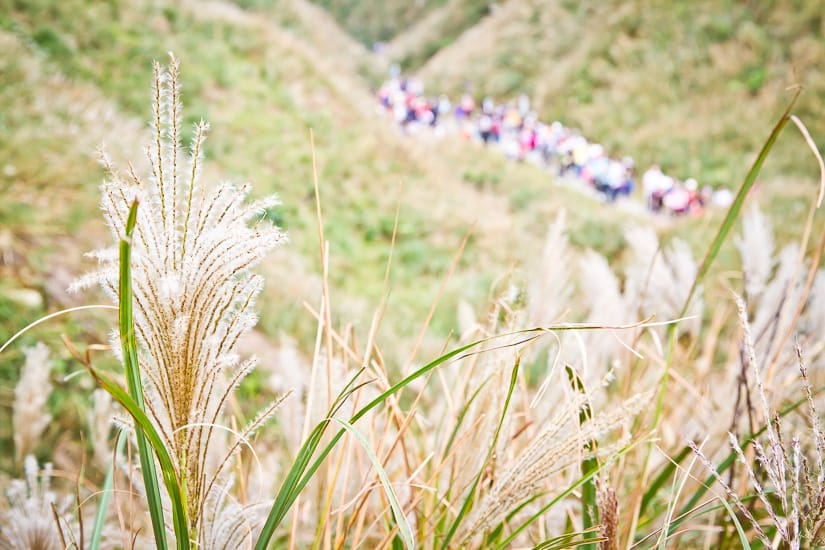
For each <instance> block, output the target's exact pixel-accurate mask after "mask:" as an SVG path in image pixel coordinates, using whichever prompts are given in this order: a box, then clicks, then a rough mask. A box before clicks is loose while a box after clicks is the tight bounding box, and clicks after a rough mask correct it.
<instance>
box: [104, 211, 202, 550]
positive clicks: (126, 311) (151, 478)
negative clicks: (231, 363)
mask: <svg viewBox="0 0 825 550" xmlns="http://www.w3.org/2000/svg"><path fill="white" fill-rule="evenodd" d="M137 210H138V201H137V199H136V200H134V201H132V205H131V207H130V208H129V215H128V217H127V219H126V227H125V230H124V234H123V238H121V240H120V278H119V285H118V286H119V301H118V321H119V322H118V326H119V328H120V344H121V346H122V353H123V370H124V371H125V372H126V382H127V384H128V387H129V395H130V396H131V397H132V399H133V400H134V401H135V403H136V404H137V406H138V408H139V409H140V410H141V411H142V412H144V413H145V412H146V405H145V402H144V399H143V382H142V381H141V373H140V367H139V365H138V352H137V339H136V338H135V322H134V319H133V317H132V235H133V234H134V231H135V223H137ZM135 438H136V439H137V446H138V456H139V458H140V470H141V473H142V475H143V486H144V488H145V491H146V504H147V506H148V508H149V516H150V517H151V518H152V532H153V534H154V536H155V544H156V545H157V547H158V548H159V549H161V550H164V549H165V548H166V528H165V526H164V521H163V501H162V500H161V498H160V487H158V477H157V472H156V471H155V459H154V457H153V456H152V449H151V448H150V446H149V444H148V442H147V440H146V435H145V434H144V432H143V430H142V429H138V430H137V431H136V432H135ZM155 451H156V452H159V450H158V449H155ZM164 474H165V475H167V474H172V475H173V476H174V477H175V478H176V477H177V476H176V475H174V471H172V472H164ZM175 485H176V486H177V487H179V484H178V482H177V479H175ZM175 512H176V514H181V517H177V515H176V519H177V521H175V535H176V536H177V539H178V548H186V547H188V545H189V534H188V527H187V524H188V521H187V520H186V512H185V510H181V509H175Z"/></svg>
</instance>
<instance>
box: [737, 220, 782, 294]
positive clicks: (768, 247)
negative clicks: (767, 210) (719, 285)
mask: <svg viewBox="0 0 825 550" xmlns="http://www.w3.org/2000/svg"><path fill="white" fill-rule="evenodd" d="M736 248H737V249H738V250H739V257H740V258H741V259H742V274H743V276H744V278H745V296H747V298H748V300H751V299H753V298H755V297H757V296H759V295H760V294H762V291H763V290H764V289H765V285H767V283H768V280H769V279H770V277H771V272H772V271H773V266H774V258H773V253H774V242H773V230H772V229H771V224H770V220H769V219H768V218H767V216H765V215H764V214H763V213H762V211H761V210H760V209H759V207H758V206H753V207H752V208H751V209H750V210H748V211H747V212H746V213H745V215H744V216H742V236H741V237H739V238H738V239H736Z"/></svg>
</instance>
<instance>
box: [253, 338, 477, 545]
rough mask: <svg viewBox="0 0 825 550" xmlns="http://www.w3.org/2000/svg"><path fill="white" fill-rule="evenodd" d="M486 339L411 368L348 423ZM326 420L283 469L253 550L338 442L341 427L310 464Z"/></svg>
mask: <svg viewBox="0 0 825 550" xmlns="http://www.w3.org/2000/svg"><path fill="white" fill-rule="evenodd" d="M487 340H488V339H486V338H485V339H484V340H479V341H476V342H472V343H470V344H467V345H465V346H461V347H459V348H457V349H455V350H453V351H451V352H449V353H446V354H444V355H442V356H440V357H438V358H437V359H435V360H433V361H431V362H430V363H427V364H426V365H424V366H423V367H421V368H420V369H418V370H417V371H415V372H413V373H412V374H410V375H409V376H407V377H406V378H404V379H403V380H401V381H400V382H397V383H396V384H394V385H393V386H391V387H390V388H388V389H387V390H385V391H384V392H383V393H381V394H380V395H379V396H378V397H376V398H375V399H373V400H372V401H370V402H369V403H367V404H366V405H364V407H362V408H361V409H360V410H359V411H358V412H357V413H356V414H355V415H353V416H352V417H351V418H350V419H349V423H350V424H355V422H357V421H358V420H359V419H361V418H362V417H363V416H365V415H366V414H367V413H368V412H369V411H371V410H372V409H374V408H376V407H377V406H379V405H380V404H381V403H383V402H384V401H385V400H386V399H387V398H388V397H389V396H391V395H394V394H395V393H397V392H399V391H400V390H401V389H402V388H404V387H406V386H407V385H408V384H410V383H411V382H412V381H414V380H416V379H418V378H420V377H421V376H424V375H425V374H427V373H428V372H430V371H431V370H433V369H435V368H436V367H438V366H439V365H441V364H443V363H445V362H447V361H449V360H450V359H453V358H456V357H458V356H460V355H461V354H462V353H464V352H465V351H468V350H470V349H471V348H473V347H475V346H478V345H480V344H481V343H483V342H486V341H487ZM328 424H329V421H328V420H324V421H322V422H320V423H319V424H318V425H317V426H315V428H314V429H313V430H312V432H310V435H309V436H308V437H307V440H306V441H305V442H304V445H303V446H302V447H301V449H300V450H299V451H298V454H297V455H296V458H295V460H294V461H293V463H292V466H291V467H290V469H289V472H288V473H287V476H286V478H285V479H284V482H283V484H282V485H281V488H280V489H279V491H278V494H277V495H276V497H275V502H274V503H273V504H272V508H271V509H270V511H269V515H268V516H267V519H266V523H264V526H263V529H262V530H261V534H260V536H259V537H258V541H257V542H256V543H255V550H264V549H265V548H266V547H267V544H269V541H270V539H271V538H272V536H273V535H274V534H275V529H277V528H278V526H279V525H280V523H281V521H283V519H284V517H286V514H287V512H288V511H289V508H290V506H292V504H293V503H294V502H295V499H296V498H297V497H298V494H300V492H301V491H302V490H303V488H304V487H305V486H306V484H307V483H309V480H310V479H311V478H312V476H313V475H314V474H315V472H316V471H317V469H318V468H319V467H320V465H321V463H322V462H323V461H324V459H325V458H326V457H327V455H329V453H330V452H331V451H332V449H333V448H334V447H335V445H336V444H337V443H338V440H339V439H341V436H343V434H344V433H345V432H344V429H343V428H342V429H341V430H339V431H338V433H336V434H335V436H333V438H332V440H331V441H330V442H329V443H328V444H327V445H326V447H324V449H323V450H322V451H321V453H320V455H319V456H318V458H317V459H316V460H315V461H314V462H313V463H312V465H311V466H310V465H309V464H310V462H311V461H312V457H313V455H314V454H315V451H316V450H317V448H318V446H319V445H320V442H321V437H322V436H323V434H324V430H325V429H326V427H327V425H328Z"/></svg>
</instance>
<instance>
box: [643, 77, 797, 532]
mask: <svg viewBox="0 0 825 550" xmlns="http://www.w3.org/2000/svg"><path fill="white" fill-rule="evenodd" d="M800 93H801V89H797V90H796V91H795V92H794V95H793V97H792V98H791V100H790V101H789V102H788V105H787V106H786V107H785V110H784V112H783V113H782V115H781V116H780V117H779V120H778V121H777V122H776V124H775V125H774V127H773V129H772V130H771V133H770V135H769V136H768V139H767V141H765V143H764V144H763V145H762V148H761V149H760V151H759V153H758V155H757V156H756V159H755V160H754V162H753V164H752V165H751V167H750V169H749V170H748V172H747V174H746V175H745V178H744V179H743V181H742V184H741V185H740V186H739V189H738V191H737V193H736V196H735V197H734V200H733V202H732V203H731V205H730V207H729V208H728V211H727V213H726V214H725V217H724V219H723V220H722V223H721V225H720V226H719V229H718V230H717V232H716V235H715V236H714V238H713V240H712V241H711V243H710V245H709V246H708V249H707V252H706V253H705V256H704V258H703V259H702V263H701V264H700V265H699V269H698V271H697V273H696V278H695V279H694V281H693V284H692V285H691V287H690V290H689V291H688V295H687V298H686V299H685V301H684V304H683V305H682V310H681V313H680V314H679V317H684V316H685V314H686V313H687V311H688V310H689V308H690V303H691V300H692V298H693V296H694V294H695V293H696V290H697V288H698V287H699V285H700V284H701V283H702V281H703V280H704V278H705V276H706V275H707V274H708V271H709V270H710V267H711V265H713V262H714V260H715V259H716V257H717V256H718V255H719V251H720V250H721V248H722V244H723V243H724V242H725V240H726V239H727V237H728V235H729V233H730V231H731V230H732V229H733V226H734V224H735V223H736V220H737V219H738V218H739V214H740V211H741V209H742V205H743V204H744V202H745V199H746V198H747V196H748V193H749V192H750V190H751V188H752V187H753V185H754V184H755V183H756V178H757V177H758V176H759V172H760V171H761V169H762V165H763V164H764V163H765V160H766V159H767V158H768V155H769V154H770V152H771V150H772V149H773V146H774V144H775V143H776V141H777V139H779V135H780V134H781V133H782V130H783V129H784V128H785V126H786V125H787V123H788V122H789V121H790V114H791V111H792V109H793V106H794V105H795V104H796V101H797V99H798V98H799V94H800ZM667 342H668V346H667V357H666V360H665V366H664V371H663V373H662V376H661V381H660V383H659V391H658V395H657V397H656V409H655V413H654V417H653V429H654V430H655V429H657V428H658V427H659V425H660V424H661V421H662V412H663V409H664V403H665V396H666V395H667V388H668V381H669V379H670V368H671V365H672V363H673V353H674V350H675V348H676V325H671V326H670V327H669V328H668V332H667ZM652 453H653V445H652V443H651V444H650V445H649V446H648V451H647V454H646V456H645V459H644V466H643V468H642V485H641V486H642V487H643V486H644V485H645V484H646V482H647V477H648V475H649V472H648V468H649V464H650V458H651V455H652ZM641 502H642V501H641V499H640V498H639V499H637V503H636V505H635V511H634V514H633V519H632V522H631V526H630V531H629V533H630V535H629V540H632V539H633V538H634V533H635V531H636V526H637V524H638V521H639V510H640V506H641ZM665 537H666V533H665Z"/></svg>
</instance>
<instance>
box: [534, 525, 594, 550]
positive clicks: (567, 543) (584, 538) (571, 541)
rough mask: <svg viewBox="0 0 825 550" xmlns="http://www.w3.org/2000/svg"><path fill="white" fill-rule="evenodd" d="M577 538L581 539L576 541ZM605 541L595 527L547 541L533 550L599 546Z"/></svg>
mask: <svg viewBox="0 0 825 550" xmlns="http://www.w3.org/2000/svg"><path fill="white" fill-rule="evenodd" d="M577 537H581V539H579V540H577ZM605 541H607V539H606V538H604V537H600V536H599V526H598V525H596V526H593V527H589V528H587V529H585V530H584V531H579V532H578V533H567V534H564V535H559V536H558V537H553V538H551V539H547V540H546V541H544V542H540V543H539V544H537V545H536V546H534V547H533V550H563V549H565V548H578V547H579V546H585V545H588V544H599V543H601V542H605Z"/></svg>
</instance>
